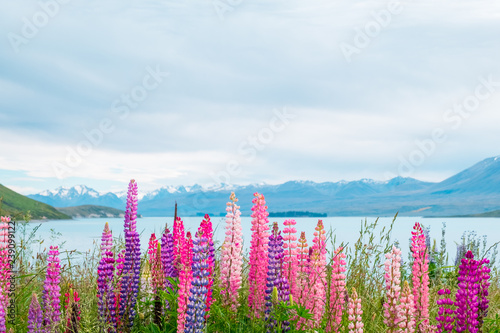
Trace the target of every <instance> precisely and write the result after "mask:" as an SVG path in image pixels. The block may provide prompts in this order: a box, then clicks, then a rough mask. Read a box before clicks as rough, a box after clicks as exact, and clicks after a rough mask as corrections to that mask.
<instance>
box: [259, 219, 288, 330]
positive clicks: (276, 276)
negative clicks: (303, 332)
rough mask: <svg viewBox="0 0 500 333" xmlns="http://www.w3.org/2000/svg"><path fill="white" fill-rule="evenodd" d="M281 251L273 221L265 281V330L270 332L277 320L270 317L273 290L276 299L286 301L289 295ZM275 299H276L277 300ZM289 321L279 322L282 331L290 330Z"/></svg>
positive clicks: (281, 244) (276, 227)
mask: <svg viewBox="0 0 500 333" xmlns="http://www.w3.org/2000/svg"><path fill="white" fill-rule="evenodd" d="M284 255H285V254H284V251H283V237H282V236H281V231H279V228H278V223H277V222H274V223H273V230H272V233H271V236H269V248H268V258H269V259H268V266H267V282H266V297H265V300H266V304H265V305H266V310H265V314H266V321H268V324H267V331H268V332H272V331H273V330H274V329H275V328H277V327H276V326H277V322H276V320H275V319H274V318H272V313H271V312H272V308H273V299H272V298H273V296H272V294H273V290H275V288H276V290H275V292H277V295H276V296H277V300H280V301H283V302H287V301H288V300H289V297H290V296H289V295H290V287H289V285H288V281H287V279H286V277H285V276H283V274H282V265H283V258H284ZM277 300H276V301H277ZM289 325H290V323H289V322H288V321H284V322H283V323H281V326H282V327H281V328H282V331H283V332H287V331H289V330H290V327H289Z"/></svg>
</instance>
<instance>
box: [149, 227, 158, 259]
mask: <svg viewBox="0 0 500 333" xmlns="http://www.w3.org/2000/svg"><path fill="white" fill-rule="evenodd" d="M157 249H158V239H156V234H155V233H152V234H151V236H150V237H149V242H148V261H149V265H150V267H152V266H153V262H154V261H155V257H156V250H157Z"/></svg>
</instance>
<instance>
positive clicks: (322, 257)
mask: <svg viewBox="0 0 500 333" xmlns="http://www.w3.org/2000/svg"><path fill="white" fill-rule="evenodd" d="M315 230H316V231H315V232H314V239H313V243H314V244H313V246H312V253H311V256H310V257H311V267H310V273H309V296H308V301H307V302H306V304H307V308H308V309H309V311H310V312H311V314H312V319H311V320H308V321H307V322H306V323H307V326H308V327H309V328H311V329H312V328H318V327H319V326H320V325H321V319H322V317H323V313H324V310H325V301H324V300H325V296H326V236H325V234H326V231H325V228H324V226H323V221H322V220H319V221H318V225H317V226H316V228H315Z"/></svg>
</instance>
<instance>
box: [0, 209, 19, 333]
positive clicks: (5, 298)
mask: <svg viewBox="0 0 500 333" xmlns="http://www.w3.org/2000/svg"><path fill="white" fill-rule="evenodd" d="M9 223H10V217H6V216H2V217H1V218H0V332H5V331H6V327H5V321H6V317H7V312H8V305H9V289H10V275H11V270H10V264H9V252H11V251H12V252H11V257H12V255H13V252H14V249H12V248H11V249H9V243H11V242H13V241H12V240H11V241H10V242H9V240H10V238H9V237H8V236H9V231H8V230H9ZM14 244H15V243H14Z"/></svg>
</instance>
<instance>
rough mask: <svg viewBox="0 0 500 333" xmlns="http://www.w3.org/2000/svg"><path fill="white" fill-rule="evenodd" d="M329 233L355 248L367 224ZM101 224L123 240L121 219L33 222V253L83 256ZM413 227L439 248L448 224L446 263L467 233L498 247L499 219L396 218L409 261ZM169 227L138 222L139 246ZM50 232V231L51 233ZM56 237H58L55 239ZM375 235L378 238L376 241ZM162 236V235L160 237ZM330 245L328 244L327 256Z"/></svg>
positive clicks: (330, 223) (193, 222)
mask: <svg viewBox="0 0 500 333" xmlns="http://www.w3.org/2000/svg"><path fill="white" fill-rule="evenodd" d="M366 219H367V220H368V222H374V221H375V220H376V218H374V217H368V218H366ZM201 220H202V218H201V217H186V218H183V221H184V225H185V228H186V231H191V232H193V231H195V230H196V229H197V228H198V226H199V224H200V222H201ZM251 220H252V219H251V217H242V218H241V221H242V228H243V237H244V248H245V251H248V250H249V244H250V239H251V231H250V228H251ZM284 220H285V219H284V218H270V221H271V222H273V221H277V222H278V223H280V229H283V221H284ZM295 220H296V221H297V225H296V226H295V227H296V229H297V237H299V236H300V232H301V231H305V232H306V236H307V241H308V245H309V246H311V245H312V239H313V233H314V228H315V227H316V223H317V221H318V219H317V218H296V219H295ZM322 220H323V222H324V225H325V228H326V230H327V231H329V230H333V233H334V235H335V236H336V244H337V245H339V244H340V243H341V242H346V243H349V245H351V246H352V245H354V243H355V242H356V240H357V239H358V237H359V231H360V226H361V222H362V221H364V220H365V218H364V217H327V218H322ZM392 220H393V218H392V217H381V218H380V219H379V226H378V227H377V230H378V231H381V230H382V227H383V226H389V225H390V223H391V221H392ZM105 222H109V226H110V228H111V230H112V231H113V237H118V236H121V237H123V219H121V218H108V219H95V218H94V219H74V220H57V221H46V222H36V221H34V222H31V223H30V224H29V228H33V227H34V226H37V225H39V224H41V226H40V228H39V230H38V232H37V237H38V238H39V239H44V240H45V241H44V242H43V244H41V245H37V246H35V247H34V250H35V252H36V251H39V250H43V249H44V248H45V247H47V248H48V247H49V246H50V245H60V244H62V243H64V244H63V245H62V249H63V250H74V249H75V250H78V251H87V250H89V249H92V248H93V247H94V243H96V244H100V239H101V233H102V230H103V228H104V224H105ZM415 222H420V223H421V224H423V225H424V226H426V227H430V235H431V238H433V239H436V241H437V246H438V247H439V243H440V240H441V228H442V223H443V222H446V236H445V239H446V242H447V249H448V253H449V258H450V263H453V260H454V258H455V255H456V243H457V242H459V241H460V239H461V237H462V234H463V233H464V232H466V231H475V232H476V233H477V235H478V236H483V235H486V236H487V242H488V246H491V245H492V244H494V243H496V242H500V218H419V217H398V218H397V219H396V222H395V223H394V228H393V231H392V237H391V239H393V240H398V241H399V243H400V244H401V248H402V250H403V259H404V260H406V258H407V257H408V248H409V238H410V237H411V230H412V228H413V225H414V223H415ZM165 223H168V226H169V228H170V230H172V224H173V217H143V218H139V219H138V220H137V229H138V231H139V232H140V233H141V246H142V248H143V250H144V249H146V248H147V242H148V240H149V237H150V235H151V233H153V232H155V233H156V235H157V237H161V233H162V231H163V229H164V227H165ZM212 224H213V227H214V230H215V231H214V238H215V241H216V242H219V245H220V244H221V243H222V241H223V239H224V227H225V218H223V217H215V218H212ZM51 230H52V231H51ZM54 232H55V233H58V234H59V235H56V234H54ZM378 234H379V233H378V232H377V233H376V235H377V236H378ZM159 235H160V236H159ZM16 237H17V239H18V242H19V238H20V237H21V235H20V232H19V231H18V235H17V236H16ZM332 248H333V246H332V245H331V244H330V245H329V251H330V250H331V249H332Z"/></svg>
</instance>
